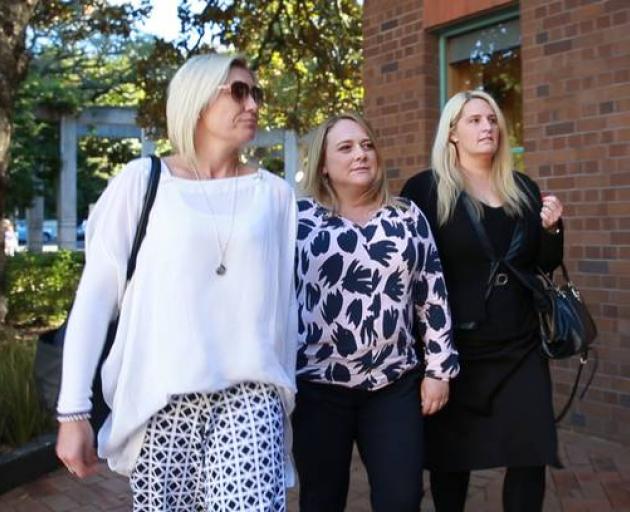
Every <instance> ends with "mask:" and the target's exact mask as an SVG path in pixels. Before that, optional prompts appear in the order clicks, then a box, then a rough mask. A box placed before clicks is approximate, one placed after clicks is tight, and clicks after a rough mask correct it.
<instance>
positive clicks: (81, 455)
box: [57, 420, 98, 478]
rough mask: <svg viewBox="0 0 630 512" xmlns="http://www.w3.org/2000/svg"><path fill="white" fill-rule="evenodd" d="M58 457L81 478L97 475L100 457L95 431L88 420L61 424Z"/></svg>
mask: <svg viewBox="0 0 630 512" xmlns="http://www.w3.org/2000/svg"><path fill="white" fill-rule="evenodd" d="M57 457H59V458H60V459H61V461H62V462H63V463H64V465H65V466H66V468H68V471H70V473H72V474H73V475H76V476H78V477H79V478H84V477H86V476H89V475H93V474H94V473H96V470H97V468H98V457H97V456H96V451H95V450H94V431H93V430H92V425H90V422H89V421H88V420H81V421H68V422H61V423H59V433H58V434H57Z"/></svg>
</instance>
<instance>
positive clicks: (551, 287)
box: [537, 263, 597, 359]
mask: <svg viewBox="0 0 630 512" xmlns="http://www.w3.org/2000/svg"><path fill="white" fill-rule="evenodd" d="M560 268H561V269H562V275H563V278H564V284H562V285H557V284H555V283H554V281H553V279H552V278H551V277H550V276H549V275H547V274H545V273H544V272H542V271H541V270H540V269H539V270H538V274H537V277H538V279H539V282H540V283H541V286H542V292H541V293H543V294H544V296H545V299H546V300H545V302H546V304H547V307H546V309H544V310H543V309H540V308H539V309H538V317H539V319H540V339H541V348H542V351H543V354H545V355H546V356H547V357H548V358H549V359H564V358H566V357H571V356H575V355H579V356H580V357H582V358H586V357H587V356H588V351H589V350H590V346H591V344H592V343H593V341H595V338H596V337H597V327H596V326H595V322H594V320H593V317H592V316H591V314H590V313H589V311H588V308H587V307H586V304H585V303H584V301H583V299H582V294H581V293H580V292H579V290H578V289H577V288H576V286H575V285H574V284H573V282H572V281H571V279H570V278H569V273H568V272H567V268H566V267H565V265H564V263H562V264H561V265H560Z"/></svg>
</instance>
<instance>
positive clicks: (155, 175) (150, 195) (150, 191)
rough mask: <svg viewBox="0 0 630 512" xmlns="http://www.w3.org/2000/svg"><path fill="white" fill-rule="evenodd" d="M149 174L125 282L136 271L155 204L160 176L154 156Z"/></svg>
mask: <svg viewBox="0 0 630 512" xmlns="http://www.w3.org/2000/svg"><path fill="white" fill-rule="evenodd" d="M150 158H151V173H150V174H149V182H148V183H147V190H146V191H145V193H144V201H143V203H142V211H141V213H140V218H139V219H138V226H137V227H136V234H135V236H134V238H133V245H132V246H131V254H130V255H129V260H127V282H129V281H130V280H131V277H132V276H133V273H134V272H135V270H136V260H137V259H138V252H139V251H140V246H141V245H142V241H143V240H144V236H145V235H146V232H147V224H148V223H149V214H150V213H151V208H153V203H154V202H155V196H156V194H157V189H158V185H159V183H160V174H161V171H162V169H161V167H162V164H161V161H160V159H159V158H158V157H157V156H155V155H151V157H150Z"/></svg>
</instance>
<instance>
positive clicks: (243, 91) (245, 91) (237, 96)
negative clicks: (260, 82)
mask: <svg viewBox="0 0 630 512" xmlns="http://www.w3.org/2000/svg"><path fill="white" fill-rule="evenodd" d="M230 93H231V94H232V98H234V101H237V102H239V103H241V102H243V101H245V100H246V99H247V97H248V96H250V95H251V97H252V99H253V100H254V102H255V103H256V105H260V104H262V102H263V90H262V89H261V88H260V87H258V86H257V85H254V86H253V87H251V88H250V87H249V85H248V84H246V83H245V82H232V84H231V86H230Z"/></svg>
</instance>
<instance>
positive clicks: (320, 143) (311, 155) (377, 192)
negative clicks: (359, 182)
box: [302, 112, 391, 213]
mask: <svg viewBox="0 0 630 512" xmlns="http://www.w3.org/2000/svg"><path fill="white" fill-rule="evenodd" d="M344 119H346V120H348V121H353V122H355V123H357V124H358V125H359V126H360V127H361V128H363V130H365V133H366V134H367V136H368V137H369V138H370V141H371V142H372V146H373V148H374V153H375V154H376V179H375V180H374V182H373V183H372V185H371V186H370V188H369V189H368V190H367V191H366V192H365V194H364V198H365V199H366V200H368V201H372V200H376V201H378V202H379V203H380V204H381V205H383V204H390V202H391V198H390V195H389V189H388V186H387V178H386V177H385V173H384V171H383V164H382V159H381V154H380V152H379V150H378V147H377V145H376V137H375V136H374V132H373V130H372V128H371V127H370V125H369V124H368V122H367V121H366V120H365V119H364V118H363V117H362V116H360V115H359V114H357V113H356V112H346V113H343V114H339V115H336V116H333V117H330V118H329V119H328V120H326V121H324V122H323V123H322V124H321V125H319V126H318V127H317V129H316V131H315V134H314V136H313V140H312V142H311V145H310V147H309V149H308V156H307V164H306V172H305V174H304V184H303V185H302V190H303V191H304V193H305V194H307V195H309V196H311V197H312V198H313V199H315V200H316V201H317V202H318V203H320V204H322V205H324V206H326V207H327V208H329V209H330V210H332V212H333V213H337V212H338V211H339V198H338V197H337V194H336V193H335V190H334V188H333V187H332V185H331V184H330V181H329V180H328V178H327V177H326V176H324V174H323V173H322V169H323V168H324V164H325V162H326V139H327V138H328V133H329V132H330V130H331V129H332V128H333V126H335V125H336V124H337V123H338V122H339V121H342V120H344Z"/></svg>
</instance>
